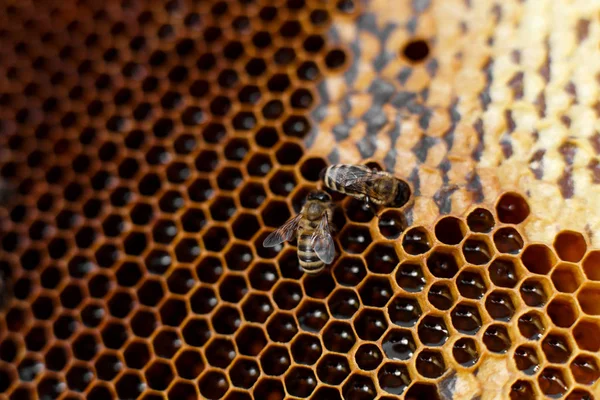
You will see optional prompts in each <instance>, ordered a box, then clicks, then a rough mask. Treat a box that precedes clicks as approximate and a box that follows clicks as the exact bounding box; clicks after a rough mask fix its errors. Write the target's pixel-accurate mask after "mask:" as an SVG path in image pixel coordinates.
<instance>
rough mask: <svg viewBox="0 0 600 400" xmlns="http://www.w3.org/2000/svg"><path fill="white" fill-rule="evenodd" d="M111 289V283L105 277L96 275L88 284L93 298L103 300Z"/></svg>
mask: <svg viewBox="0 0 600 400" xmlns="http://www.w3.org/2000/svg"><path fill="white" fill-rule="evenodd" d="M109 289H110V281H109V279H108V278H107V277H106V276H105V275H96V276H94V277H93V278H91V279H90V281H89V283H88V290H89V293H90V296H92V297H96V298H102V297H104V296H106V293H107V292H108V290H109Z"/></svg>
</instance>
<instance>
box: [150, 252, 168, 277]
mask: <svg viewBox="0 0 600 400" xmlns="http://www.w3.org/2000/svg"><path fill="white" fill-rule="evenodd" d="M172 261H173V260H172V258H171V255H170V254H169V253H167V252H166V251H164V250H152V251H151V252H150V254H148V255H147V256H146V258H145V264H146V269H147V270H148V272H150V273H151V274H157V275H162V274H164V273H165V272H166V271H167V270H168V269H169V267H170V266H171V262H172Z"/></svg>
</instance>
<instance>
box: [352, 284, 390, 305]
mask: <svg viewBox="0 0 600 400" xmlns="http://www.w3.org/2000/svg"><path fill="white" fill-rule="evenodd" d="M392 293H393V291H392V286H391V285H390V281H389V280H388V279H387V278H379V277H372V278H368V279H367V281H366V282H365V283H364V284H363V285H362V287H361V288H360V290H359V294H360V298H361V300H362V303H363V304H364V305H367V306H373V307H383V306H385V305H386V304H387V302H388V301H389V300H390V298H391V297H392Z"/></svg>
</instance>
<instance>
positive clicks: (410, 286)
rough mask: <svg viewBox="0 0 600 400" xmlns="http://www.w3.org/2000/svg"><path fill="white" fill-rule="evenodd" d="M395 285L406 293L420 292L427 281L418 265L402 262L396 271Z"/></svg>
mask: <svg viewBox="0 0 600 400" xmlns="http://www.w3.org/2000/svg"><path fill="white" fill-rule="evenodd" d="M396 283H398V286H400V287H401V288H402V289H404V290H406V291H407V292H420V291H421V290H423V288H424V287H425V284H426V283H427V281H426V279H425V276H424V275H423V270H422V267H421V265H420V264H417V263H412V262H403V263H401V264H400V266H399V268H398V271H396Z"/></svg>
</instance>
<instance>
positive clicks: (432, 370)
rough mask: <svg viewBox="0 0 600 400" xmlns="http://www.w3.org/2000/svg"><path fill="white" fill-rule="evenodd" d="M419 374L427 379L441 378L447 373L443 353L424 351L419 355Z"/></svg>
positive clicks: (417, 364)
mask: <svg viewBox="0 0 600 400" xmlns="http://www.w3.org/2000/svg"><path fill="white" fill-rule="evenodd" d="M415 364H416V367H417V372H418V373H419V374H421V375H422V376H424V377H426V378H432V379H433V378H439V377H440V376H442V375H443V374H444V372H446V368H447V367H446V362H445V361H444V357H443V356H442V354H441V353H439V352H438V351H435V350H423V351H421V352H420V353H419V354H418V355H417V359H416V363H415Z"/></svg>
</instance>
